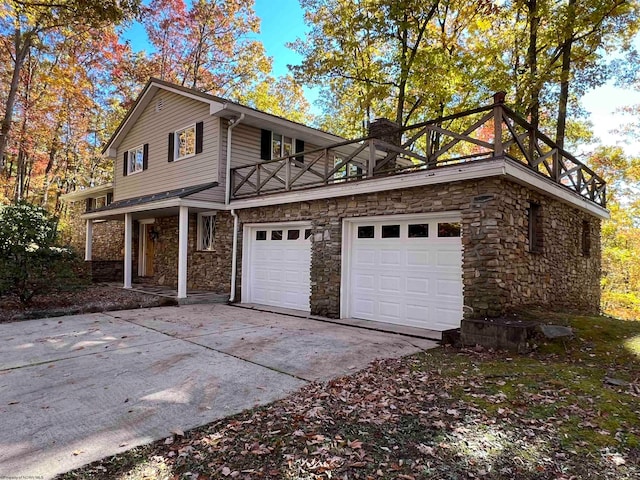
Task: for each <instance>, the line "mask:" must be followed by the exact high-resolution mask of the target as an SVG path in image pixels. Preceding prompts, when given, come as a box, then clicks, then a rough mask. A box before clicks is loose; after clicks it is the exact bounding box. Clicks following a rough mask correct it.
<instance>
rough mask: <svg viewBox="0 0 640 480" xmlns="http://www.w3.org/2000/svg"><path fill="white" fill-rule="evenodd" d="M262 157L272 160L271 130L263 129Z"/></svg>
mask: <svg viewBox="0 0 640 480" xmlns="http://www.w3.org/2000/svg"><path fill="white" fill-rule="evenodd" d="M260 158H261V159H262V160H271V130H262V137H261V138H260Z"/></svg>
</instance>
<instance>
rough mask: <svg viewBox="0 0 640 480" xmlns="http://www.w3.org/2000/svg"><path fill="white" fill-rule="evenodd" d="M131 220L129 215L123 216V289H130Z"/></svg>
mask: <svg viewBox="0 0 640 480" xmlns="http://www.w3.org/2000/svg"><path fill="white" fill-rule="evenodd" d="M132 231H133V219H132V218H131V214H130V213H125V214H124V288H131V262H132V260H133V256H132V254H131V243H132Z"/></svg>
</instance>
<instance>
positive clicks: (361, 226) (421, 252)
mask: <svg viewBox="0 0 640 480" xmlns="http://www.w3.org/2000/svg"><path fill="white" fill-rule="evenodd" d="M348 230H350V236H351V238H350V244H349V248H348V250H349V252H346V254H347V256H348V258H349V260H348V265H349V267H348V271H347V272H346V276H347V278H348V280H347V279H345V280H346V281H347V283H346V284H344V285H343V289H345V290H346V291H347V292H348V293H347V298H346V301H347V310H348V312H347V315H348V316H349V317H351V318H361V319H365V320H376V321H380V322H388V323H394V324H398V325H407V326H412V327H419V328H428V329H431V330H440V331H441V330H447V329H450V328H457V327H459V326H460V321H461V319H462V304H463V303H462V302H463V300H462V241H461V232H460V220H459V218H456V217H452V218H449V217H446V218H433V217H431V218H428V217H427V218H415V219H411V220H406V219H402V220H394V219H393V218H392V219H390V220H385V221H373V220H372V221H371V222H366V223H362V221H361V220H358V221H357V223H353V224H351V225H350V228H349V229H348Z"/></svg>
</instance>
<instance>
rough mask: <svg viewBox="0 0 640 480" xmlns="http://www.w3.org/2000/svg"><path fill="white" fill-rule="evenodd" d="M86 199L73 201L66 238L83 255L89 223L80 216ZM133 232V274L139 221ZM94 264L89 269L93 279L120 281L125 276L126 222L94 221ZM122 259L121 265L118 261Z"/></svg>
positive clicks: (92, 248)
mask: <svg viewBox="0 0 640 480" xmlns="http://www.w3.org/2000/svg"><path fill="white" fill-rule="evenodd" d="M84 209H85V202H83V201H82V202H74V203H73V204H72V205H71V207H70V208H69V211H68V227H67V228H66V229H65V231H64V234H63V239H64V240H65V242H67V243H68V244H69V245H71V246H72V247H73V248H74V249H75V250H76V251H77V252H78V255H81V257H82V258H84V253H85V250H84V249H85V239H86V236H87V229H86V222H85V220H83V219H82V218H80V216H81V215H82V214H83V213H84ZM132 233H133V235H132V244H133V245H132V254H133V261H132V263H133V265H132V268H133V269H132V274H133V275H134V276H135V275H136V274H137V271H138V224H137V223H136V222H134V225H133V232H132ZM91 258H92V265H89V266H88V267H87V268H88V269H89V271H90V272H91V275H92V278H93V279H94V281H121V280H123V278H124V273H123V271H124V265H123V264H122V263H123V259H124V221H122V220H107V221H105V222H97V223H94V224H93V243H92V246H91ZM118 262H119V264H118Z"/></svg>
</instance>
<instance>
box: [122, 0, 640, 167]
mask: <svg viewBox="0 0 640 480" xmlns="http://www.w3.org/2000/svg"><path fill="white" fill-rule="evenodd" d="M254 10H255V12H256V15H257V16H258V17H259V18H260V19H261V28H260V34H259V35H258V39H259V40H261V41H262V43H263V45H264V46H265V49H266V51H267V55H269V56H270V57H271V58H272V60H273V74H274V75H275V76H281V75H286V74H287V73H289V70H288V68H287V65H288V64H297V63H299V62H300V60H301V57H300V56H299V55H298V54H296V53H295V52H293V51H292V50H290V49H289V48H287V47H286V46H285V45H286V43H287V42H293V41H295V40H296V38H302V37H303V36H304V34H305V32H306V31H307V27H306V25H305V24H304V18H303V12H302V9H301V8H300V3H299V1H298V0H255V6H254ZM125 38H128V39H130V40H131V42H132V45H133V47H134V48H137V49H145V48H148V46H147V45H146V42H145V41H144V40H142V39H144V38H145V33H144V30H143V29H142V27H141V26H139V25H134V26H132V27H131V28H129V29H128V30H127V31H126V33H125ZM636 45H637V46H638V47H639V48H640V38H638V39H637V40H636ZM304 91H305V94H306V96H307V100H309V102H311V103H313V101H314V100H315V99H316V98H317V95H318V93H317V92H318V90H317V89H309V88H305V89H304ZM582 104H583V106H584V107H585V109H586V110H587V111H588V112H589V113H590V118H591V121H592V123H593V125H594V131H595V134H596V135H597V136H598V137H600V138H601V139H602V141H603V142H604V143H617V142H620V141H621V139H620V137H618V136H616V135H615V134H612V133H611V130H614V129H616V128H619V127H620V126H621V124H623V123H624V122H626V121H628V118H626V117H625V116H621V115H620V114H619V113H618V112H617V110H618V109H619V108H621V107H624V106H628V105H633V104H640V92H637V91H632V90H628V89H621V88H616V87H614V86H613V85H610V84H609V85H605V86H603V87H599V88H596V89H594V90H592V91H590V92H588V93H587V94H586V95H585V96H584V97H583V99H582ZM315 113H317V112H315ZM625 148H626V150H627V151H628V152H629V153H633V154H640V143H636V144H634V145H627V146H625Z"/></svg>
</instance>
